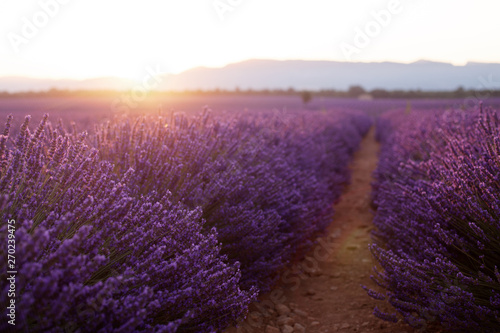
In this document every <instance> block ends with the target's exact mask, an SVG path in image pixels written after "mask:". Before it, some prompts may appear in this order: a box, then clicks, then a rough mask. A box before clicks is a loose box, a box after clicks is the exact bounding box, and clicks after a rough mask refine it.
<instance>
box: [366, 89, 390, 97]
mask: <svg viewBox="0 0 500 333" xmlns="http://www.w3.org/2000/svg"><path fill="white" fill-rule="evenodd" d="M370 94H371V95H372V96H373V98H389V97H390V94H389V92H388V91H387V90H385V89H373V90H372V91H371V92H370Z"/></svg>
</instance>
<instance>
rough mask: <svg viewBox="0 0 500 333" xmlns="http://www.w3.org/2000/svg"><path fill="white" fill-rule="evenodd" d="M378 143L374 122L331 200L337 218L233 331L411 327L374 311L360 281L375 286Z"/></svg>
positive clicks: (393, 331)
mask: <svg viewBox="0 0 500 333" xmlns="http://www.w3.org/2000/svg"><path fill="white" fill-rule="evenodd" d="M378 151H379V145H378V143H377V142H376V141H375V139H374V130H373V128H372V129H371V131H370V132H369V133H368V135H367V136H366V137H365V138H364V140H363V141H362V143H361V147H360V149H359V150H358V152H356V154H355V155H354V159H353V162H352V163H351V170H352V179H351V184H350V185H349V186H348V187H346V189H345V190H344V194H343V196H342V198H341V200H340V202H339V203H338V204H337V205H336V206H335V210H336V212H335V218H334V221H333V222H332V224H331V225H330V227H329V228H328V230H327V233H326V236H325V237H323V238H321V240H320V242H319V244H318V245H316V247H315V248H313V249H312V251H311V252H310V253H309V255H308V256H306V258H305V259H304V260H303V261H302V262H299V263H297V264H295V265H294V266H293V267H291V268H290V269H288V270H287V271H286V272H285V273H284V274H283V277H282V278H281V280H280V281H279V283H278V284H277V286H276V287H275V288H274V289H273V291H272V292H270V293H269V294H266V295H262V296H261V297H260V298H259V302H258V303H255V304H253V305H252V306H251V308H250V312H249V315H248V316H247V319H246V320H244V321H243V322H241V323H240V324H239V325H238V328H234V327H233V328H230V329H229V330H227V331H226V332H227V333H235V332H266V333H279V332H285V333H293V332H379V333H382V332H383V333H399V332H414V330H413V329H412V328H410V327H409V326H407V325H406V324H404V323H398V324H391V323H387V322H384V321H382V320H380V319H378V318H376V317H375V316H374V315H373V314H372V312H373V308H374V307H375V306H376V305H378V306H379V307H381V305H382V307H381V308H382V309H383V308H384V307H383V305H384V303H383V302H378V301H376V300H373V299H371V298H370V297H368V296H367V295H366V292H365V291H364V290H363V289H362V288H361V287H360V285H366V286H370V287H373V286H374V285H375V284H374V283H373V282H372V281H371V279H370V275H371V274H372V267H373V265H374V262H373V259H372V256H371V254H370V251H369V250H368V244H369V243H370V235H369V233H370V230H371V228H372V219H373V212H372V209H371V207H370V190H371V187H370V183H371V181H372V173H373V171H374V169H375V167H376V165H377V157H378V156H377V155H378Z"/></svg>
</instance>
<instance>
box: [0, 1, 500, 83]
mask: <svg viewBox="0 0 500 333" xmlns="http://www.w3.org/2000/svg"><path fill="white" fill-rule="evenodd" d="M499 13H500V2H499V1H497V0H476V1H474V2H473V1H457V0H440V1H431V0H418V1H417V0H413V1H410V0H408V1H405V0H401V1H397V0H384V1H378V0H377V1H375V0H356V1H337V0H307V1H306V0H302V1H298V0H272V1H269V0H267V1H266V0H220V1H214V0H189V1H180V0H177V1H173V0H142V1H138V0H137V1H124V0H107V1H97V0H85V1H83V0H64V1H63V0H59V1H57V0H40V1H31V0H28V1H12V0H0V31H1V36H2V38H1V39H0V76H28V77H45V78H76V79H85V78H92V77H102V76H117V77H126V78H134V77H137V76H140V75H143V74H142V73H143V72H144V68H145V67H147V66H153V67H155V68H157V67H158V68H161V71H162V72H163V73H178V72H181V71H184V70H186V69H189V68H193V67H197V66H211V67H217V66H223V65H225V64H228V63H232V62H238V61H242V60H246V59H253V58H259V59H316V60H337V61H364V62H368V61H396V62H405V63H407V62H413V61H416V60H419V59H426V60H433V61H443V62H451V63H453V64H456V65H461V64H465V63H466V62H468V61H475V62H497V63H498V62H500V43H498V33H499V32H500V19H499ZM362 35H364V36H362ZM369 35H371V36H369ZM346 50H347V51H346Z"/></svg>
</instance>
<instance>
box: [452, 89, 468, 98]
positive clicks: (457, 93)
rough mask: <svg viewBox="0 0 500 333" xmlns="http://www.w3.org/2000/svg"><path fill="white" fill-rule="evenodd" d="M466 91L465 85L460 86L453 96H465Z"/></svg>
mask: <svg viewBox="0 0 500 333" xmlns="http://www.w3.org/2000/svg"><path fill="white" fill-rule="evenodd" d="M465 96H466V92H465V89H464V87H462V86H460V87H458V88H457V89H456V90H455V91H454V92H453V97H456V98H465Z"/></svg>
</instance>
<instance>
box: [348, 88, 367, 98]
mask: <svg viewBox="0 0 500 333" xmlns="http://www.w3.org/2000/svg"><path fill="white" fill-rule="evenodd" d="M364 93H366V91H365V89H364V88H363V87H361V86H358V85H356V86H350V87H349V90H347V96H348V97H353V98H357V97H359V96H360V95H363V94H364Z"/></svg>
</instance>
